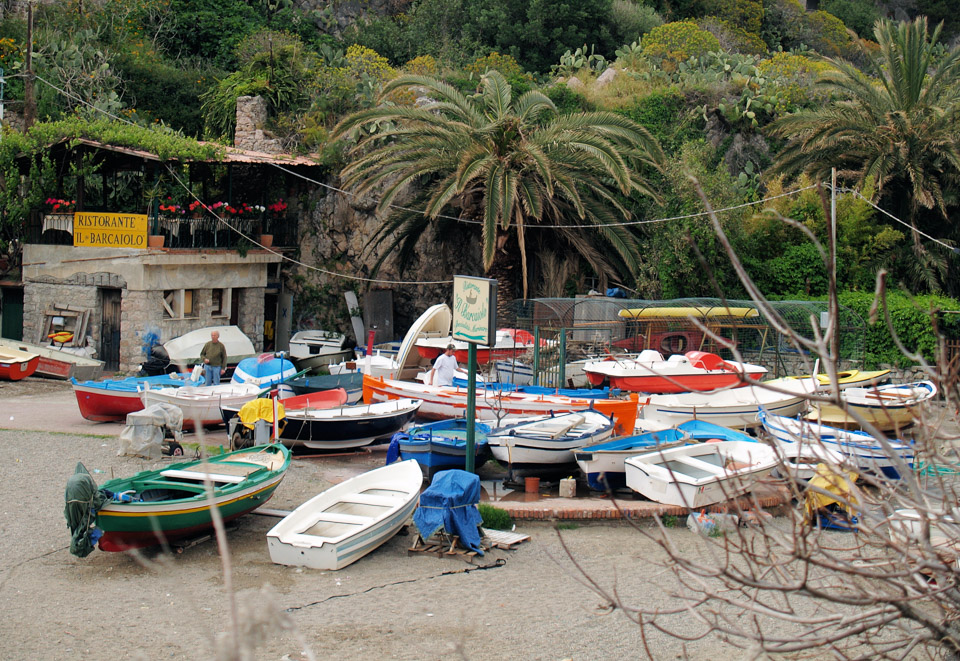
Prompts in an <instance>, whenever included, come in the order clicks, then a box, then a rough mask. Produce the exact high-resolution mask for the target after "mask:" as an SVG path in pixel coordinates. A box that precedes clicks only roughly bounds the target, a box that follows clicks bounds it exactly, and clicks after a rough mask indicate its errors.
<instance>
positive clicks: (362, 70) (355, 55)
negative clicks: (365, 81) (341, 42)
mask: <svg viewBox="0 0 960 661" xmlns="http://www.w3.org/2000/svg"><path fill="white" fill-rule="evenodd" d="M344 59H345V60H346V62H347V67H346V68H347V69H348V72H349V73H350V74H352V75H354V76H362V75H364V74H366V75H367V76H370V77H371V78H373V79H375V80H378V81H379V82H381V83H382V82H383V81H385V80H389V79H391V78H393V77H394V76H396V75H397V74H396V72H395V71H394V70H393V67H391V66H390V63H389V62H388V61H387V58H385V57H384V56H382V55H380V54H379V53H378V52H377V51H375V50H373V49H372V48H367V47H366V46H361V45H359V44H353V45H352V46H350V47H349V48H348V49H347V53H346V55H344Z"/></svg>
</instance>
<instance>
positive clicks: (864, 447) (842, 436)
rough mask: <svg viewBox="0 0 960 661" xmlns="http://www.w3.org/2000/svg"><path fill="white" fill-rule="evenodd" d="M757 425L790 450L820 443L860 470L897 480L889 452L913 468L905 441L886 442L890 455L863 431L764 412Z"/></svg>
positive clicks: (898, 471) (911, 456)
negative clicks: (797, 445) (799, 445)
mask: <svg viewBox="0 0 960 661" xmlns="http://www.w3.org/2000/svg"><path fill="white" fill-rule="evenodd" d="M758 417H759V419H760V423H761V424H762V425H763V428H764V429H765V430H766V432H767V433H768V434H770V436H771V437H773V440H774V443H776V444H777V445H779V446H781V447H783V448H784V449H785V450H790V449H792V448H793V446H795V445H796V444H798V443H799V444H801V445H811V444H821V445H822V446H823V447H824V448H826V449H828V450H834V451H836V452H838V453H840V455H841V456H843V457H844V458H846V459H847V460H848V461H849V462H850V463H851V464H852V465H854V466H857V467H858V468H860V469H861V470H865V471H868V472H871V473H875V474H878V475H879V474H883V475H885V476H887V477H890V478H893V479H898V478H899V477H900V470H899V469H898V468H897V464H896V463H895V462H894V459H893V458H892V457H891V453H893V455H895V456H896V457H898V458H899V460H900V461H902V462H903V463H905V464H906V465H907V466H908V467H912V466H913V445H912V444H911V443H909V442H907V441H901V440H888V441H886V443H887V444H889V447H890V452H888V451H887V450H886V449H885V448H884V447H883V445H882V444H881V442H880V441H879V440H877V439H876V438H874V437H873V436H871V435H870V434H868V433H866V432H862V431H853V430H848V429H840V428H839V427H828V426H827V425H822V424H820V423H817V422H810V421H808V420H800V419H797V418H787V417H784V416H782V415H774V414H772V413H769V412H767V411H762V410H761V411H760V413H759V414H758Z"/></svg>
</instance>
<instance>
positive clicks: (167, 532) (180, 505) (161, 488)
mask: <svg viewBox="0 0 960 661" xmlns="http://www.w3.org/2000/svg"><path fill="white" fill-rule="evenodd" d="M289 466H290V451H289V450H287V449H286V448H285V447H283V446H282V445H279V444H275V445H260V446H256V447H252V448H246V449H244V450H237V451H236V452H230V453H227V454H221V455H217V456H214V457H208V458H207V460H206V461H204V460H197V461H188V462H186V463H180V464H172V465H170V466H168V467H165V468H161V469H159V470H150V471H142V472H140V473H137V474H136V475H134V476H133V477H125V478H118V479H115V480H110V481H108V482H106V483H104V484H103V485H102V486H101V489H106V490H108V491H110V492H111V493H112V494H113V496H112V498H111V501H110V502H109V503H108V504H107V505H105V506H104V507H103V508H102V509H101V510H100V511H99V512H98V513H97V527H98V528H100V529H101V530H102V531H103V536H102V537H101V538H100V549H101V550H103V551H126V550H128V549H135V548H140V547H144V546H154V545H157V544H165V543H167V542H170V541H175V540H178V539H184V538H188V537H193V536H195V535H198V534H200V533H203V532H205V531H207V530H209V529H210V528H212V527H213V523H212V519H211V506H213V507H216V508H217V509H219V510H220V516H221V517H223V520H224V521H230V520H232V519H235V518H237V517H239V516H242V515H244V514H246V513H247V512H250V511H252V510H255V509H256V508H258V507H260V506H261V505H263V504H264V503H265V502H267V501H268V500H269V499H270V496H272V495H273V491H274V489H276V488H277V485H278V484H280V481H281V480H282V479H283V476H284V473H285V472H286V470H287V468H288V467H289ZM205 480H209V481H210V482H212V483H213V503H211V502H210V501H209V500H208V497H207V493H206V487H205V484H204V481H205Z"/></svg>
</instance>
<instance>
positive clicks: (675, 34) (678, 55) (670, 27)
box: [640, 21, 720, 71]
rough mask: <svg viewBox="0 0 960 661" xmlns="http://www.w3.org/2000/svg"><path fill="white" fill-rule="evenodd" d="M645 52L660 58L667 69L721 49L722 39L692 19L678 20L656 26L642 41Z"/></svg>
mask: <svg viewBox="0 0 960 661" xmlns="http://www.w3.org/2000/svg"><path fill="white" fill-rule="evenodd" d="M640 45H641V46H642V48H643V54H644V55H645V56H647V57H649V58H651V59H653V60H659V61H660V63H661V67H662V68H663V69H664V70H665V71H672V70H673V69H675V68H676V65H677V64H679V63H680V62H685V61H686V60H688V59H690V58H691V57H695V56H696V57H699V56H701V55H704V54H706V53H708V52H710V51H717V50H720V41H719V40H718V39H717V38H716V37H715V36H713V35H712V34H710V33H709V32H707V31H706V30H703V29H701V28H699V27H697V25H696V23H693V22H691V21H676V22H674V23H666V24H665V25H661V26H659V27H655V28H653V29H652V30H650V32H648V33H647V34H646V35H644V37H643V39H642V40H641V42H640Z"/></svg>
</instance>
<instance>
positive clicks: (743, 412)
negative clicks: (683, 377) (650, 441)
mask: <svg viewBox="0 0 960 661" xmlns="http://www.w3.org/2000/svg"><path fill="white" fill-rule="evenodd" d="M778 386H779V387H780V388H781V389H787V390H790V391H791V392H792V394H790V393H780V392H775V391H773V390H769V389H766V388H762V387H759V386H747V387H746V388H736V389H734V390H727V391H720V392H716V393H678V394H674V395H651V396H650V398H649V401H648V402H647V405H646V406H644V407H643V411H642V412H641V416H642V417H643V419H644V420H653V421H656V422H659V423H661V424H664V425H668V426H676V425H679V424H681V423H683V422H686V421H687V420H702V421H704V422H710V423H713V424H715V425H720V426H722V427H730V428H731V429H751V428H754V427H759V426H760V421H759V419H758V418H757V414H758V413H759V412H760V408H761V407H762V408H763V409H765V410H766V411H769V412H771V413H774V414H776V415H783V416H787V417H791V416H794V415H797V414H798V413H801V412H804V411H806V410H807V397H806V395H807V394H813V392H814V390H815V386H814V383H813V380H812V379H807V380H806V381H798V380H795V381H791V382H786V383H782V384H778Z"/></svg>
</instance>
